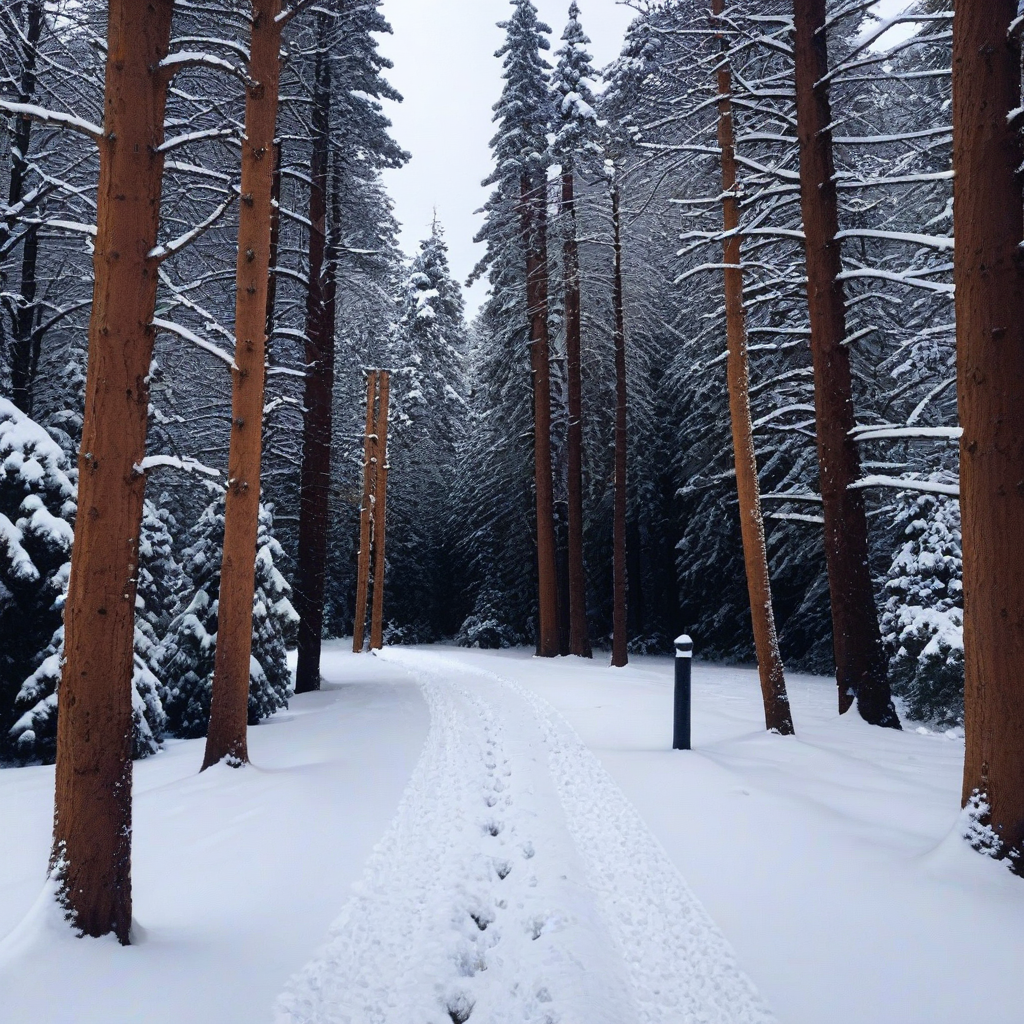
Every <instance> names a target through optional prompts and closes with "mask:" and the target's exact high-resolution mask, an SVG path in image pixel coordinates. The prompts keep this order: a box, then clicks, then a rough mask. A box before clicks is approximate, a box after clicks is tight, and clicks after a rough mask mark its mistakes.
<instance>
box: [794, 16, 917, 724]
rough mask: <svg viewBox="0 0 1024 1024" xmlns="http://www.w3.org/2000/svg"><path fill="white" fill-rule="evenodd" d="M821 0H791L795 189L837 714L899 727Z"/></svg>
mask: <svg viewBox="0 0 1024 1024" xmlns="http://www.w3.org/2000/svg"><path fill="white" fill-rule="evenodd" d="M825 6H826V4H825V0H794V19H795V28H796V32H795V48H794V60H795V66H796V107H797V134H798V135H799V138H800V193H801V205H802V209H803V221H804V235H805V245H806V253H807V302H808V310H809V313H810V321H811V354H812V357H813V363H814V406H815V422H816V428H817V439H818V463H819V470H820V478H821V498H822V503H823V506H824V512H825V558H826V562H827V564H828V578H829V593H830V595H831V599H832V628H833V641H834V645H835V658H836V680H837V682H838V684H839V710H840V712H846V711H848V710H849V709H850V707H851V706H852V705H853V703H854V702H855V701H856V704H857V710H858V711H859V712H860V714H861V716H862V717H863V718H864V719H865V720H866V721H868V722H870V723H872V724H873V725H881V726H887V727H889V728H893V729H898V728H899V727H900V723H899V717H898V716H897V714H896V710H895V708H894V707H893V704H892V697H891V694H890V692H889V681H888V677H887V674H886V659H885V652H884V651H883V649H882V637H881V633H880V631H879V627H878V616H877V613H876V611H875V597H874V591H873V589H872V584H871V572H870V568H869V565H868V528H867V516H866V514H865V509H864V494H863V491H861V490H858V489H856V488H853V487H852V486H851V485H853V484H854V483H856V482H857V481H858V480H859V479H860V457H859V455H858V452H857V444H856V442H855V441H854V439H853V437H852V436H851V432H852V430H853V428H854V426H855V421H854V411H853V384H852V377H851V372H850V354H849V351H848V349H847V348H846V346H845V341H846V308H845V297H844V292H843V283H842V280H841V277H840V274H841V273H842V257H841V253H840V247H839V241H838V239H837V238H836V235H837V234H838V231H839V211H838V204H837V197H836V184H835V162H834V159H833V153H832V128H831V125H832V112H831V109H830V105H829V93H828V90H829V79H828V70H829V68H828V49H827V38H826V28H825Z"/></svg>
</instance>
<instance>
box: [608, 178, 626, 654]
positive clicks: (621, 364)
mask: <svg viewBox="0 0 1024 1024" xmlns="http://www.w3.org/2000/svg"><path fill="white" fill-rule="evenodd" d="M612 173H613V174H616V173H617V169H613V171H612ZM611 191H612V230H613V233H614V252H615V283H614V287H613V293H612V301H613V303H614V307H615V511H614V523H613V549H614V550H613V558H612V562H613V567H612V586H613V594H612V665H613V666H614V667H615V668H623V667H625V666H626V665H627V664H629V650H628V642H629V637H628V635H627V633H628V620H627V614H626V612H627V587H628V583H629V580H628V571H627V568H626V501H627V494H626V483H627V481H626V456H627V454H628V452H627V433H626V431H627V425H628V417H627V411H628V410H627V388H626V383H627V382H626V317H625V311H624V309H623V305H624V302H623V294H622V214H621V211H620V209H619V185H618V182H617V181H615V180H614V179H613V181H612V189H611Z"/></svg>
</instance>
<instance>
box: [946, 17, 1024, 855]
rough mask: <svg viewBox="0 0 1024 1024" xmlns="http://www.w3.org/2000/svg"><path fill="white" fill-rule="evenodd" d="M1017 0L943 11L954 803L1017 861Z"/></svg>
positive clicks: (1021, 230) (1020, 598)
mask: <svg viewBox="0 0 1024 1024" xmlns="http://www.w3.org/2000/svg"><path fill="white" fill-rule="evenodd" d="M1018 6H1019V5H1018V3H1017V0H988V2H986V3H984V4H969V3H959V4H957V5H956V8H955V14H954V17H953V169H954V172H955V178H954V186H953V191H954V196H955V202H954V206H953V219H954V225H955V235H956V239H957V248H956V260H955V269H954V275H955V279H956V313H957V384H958V388H959V404H960V420H961V423H962V425H963V440H962V442H961V503H962V509H963V565H964V655H965V672H966V690H965V718H966V726H965V728H966V733H967V756H966V760H965V764H964V789H963V799H964V804H965V805H967V804H968V803H973V804H974V805H975V806H976V807H977V808H978V809H979V811H980V810H981V808H982V807H984V811H983V812H981V813H980V818H981V821H980V822H979V824H980V825H983V826H985V827H987V828H988V829H990V830H991V834H992V839H993V841H994V842H993V844H992V845H993V847H994V849H995V851H996V852H997V853H998V854H999V855H1001V856H1004V857H1006V856H1009V857H1012V858H1014V859H1015V861H1016V864H1017V867H1018V870H1020V871H1022V872H1024V700H1022V699H1021V665H1022V664H1024V487H1022V485H1021V482H1022V481H1024V401H1022V396H1024V266H1022V263H1021V259H1020V251H1021V242H1022V238H1024V199H1022V193H1021V182H1020V177H1019V171H1020V166H1021V163H1022V158H1024V153H1022V145H1021V137H1020V131H1019V124H1018V121H1019V114H1020V106H1021V48H1020V36H1019V34H1018V33H1017V32H1016V31H1015V30H1014V26H1015V25H1017V24H1019V23H1018V22H1017V14H1018Z"/></svg>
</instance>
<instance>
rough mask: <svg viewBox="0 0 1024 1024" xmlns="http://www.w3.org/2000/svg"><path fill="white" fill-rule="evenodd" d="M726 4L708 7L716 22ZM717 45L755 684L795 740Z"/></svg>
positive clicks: (727, 83) (729, 327)
mask: <svg viewBox="0 0 1024 1024" xmlns="http://www.w3.org/2000/svg"><path fill="white" fill-rule="evenodd" d="M724 10H725V0H713V2H712V13H713V14H714V16H715V18H716V19H717V18H718V17H720V16H721V15H722V13H723V12H724ZM726 50H727V44H726V42H725V38H724V36H723V37H722V54H723V56H722V63H721V64H720V65H719V68H718V95H719V100H718V145H719V148H720V149H721V151H722V215H723V222H724V226H725V244H724V260H723V262H724V263H725V323H726V335H727V338H728V347H729V366H728V380H729V411H730V413H731V416H732V441H733V451H734V453H735V461H736V492H737V494H738V496H739V505H740V532H741V534H742V536H743V559H744V563H745V566H746V573H747V593H748V594H749V596H750V617H751V620H752V622H753V627H754V647H755V649H756V651H757V668H758V672H759V674H760V677H761V695H762V698H763V700H764V720H765V725H766V727H767V728H768V729H769V730H771V731H773V732H778V733H781V734H782V735H783V736H791V735H792V734H793V715H792V712H791V711H790V707H789V696H788V694H787V693H786V676H785V671H784V669H783V665H782V655H781V654H780V653H779V640H778V636H777V634H776V631H775V613H774V611H773V610H772V590H771V578H770V575H769V571H768V552H767V549H766V546H765V536H764V517H763V516H762V514H761V489H760V484H759V483H758V479H757V454H756V451H755V449H754V425H753V423H752V421H751V415H750V365H749V361H748V359H747V323H746V311H745V310H744V308H743V271H742V269H741V262H742V241H741V236H740V231H739V227H740V202H739V198H738V196H737V193H736V177H737V175H736V141H735V129H734V125H733V116H732V71H731V69H730V67H729V62H728V57H727V56H726Z"/></svg>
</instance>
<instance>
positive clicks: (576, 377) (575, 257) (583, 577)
mask: <svg viewBox="0 0 1024 1024" xmlns="http://www.w3.org/2000/svg"><path fill="white" fill-rule="evenodd" d="M562 213H563V214H564V215H565V218H566V230H565V243H564V245H563V247H562V262H563V264H564V271H565V353H566V376H567V377H568V385H569V430H568V456H569V509H568V511H569V653H570V654H575V655H578V656H579V657H581V658H590V657H593V652H592V651H591V649H590V633H589V630H588V629H587V569H586V565H585V563H584V560H583V372H582V356H581V351H580V350H581V348H582V337H581V336H582V315H581V312H580V250H579V241H578V238H577V224H576V183H575V176H574V174H573V172H572V170H571V169H570V170H566V171H564V172H563V174H562Z"/></svg>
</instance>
